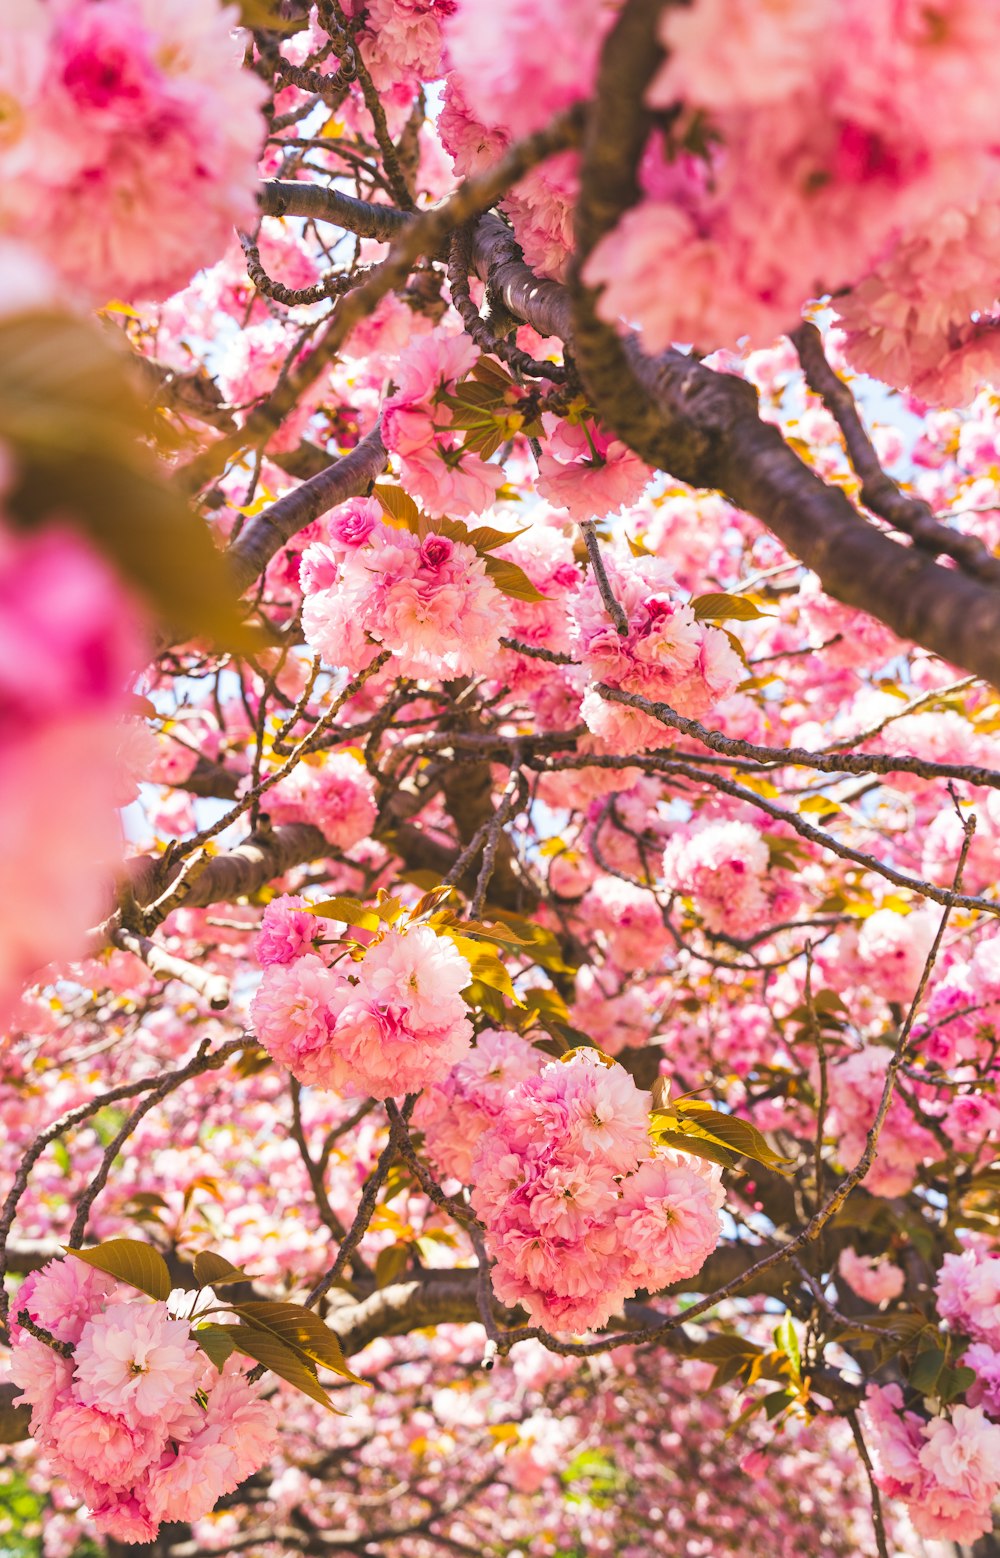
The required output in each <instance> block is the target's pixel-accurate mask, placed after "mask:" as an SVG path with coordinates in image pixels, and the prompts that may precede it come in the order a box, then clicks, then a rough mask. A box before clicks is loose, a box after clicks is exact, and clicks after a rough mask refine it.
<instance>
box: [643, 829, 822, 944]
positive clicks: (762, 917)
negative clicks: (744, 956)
mask: <svg viewBox="0 0 1000 1558" xmlns="http://www.w3.org/2000/svg"><path fill="white" fill-rule="evenodd" d="M663 878H664V881H665V883H666V886H667V887H668V888H669V889H670V890H671V891H672V892H677V893H682V894H684V896H685V897H689V898H691V899H692V900H693V902H694V905H695V907H696V908H697V910H698V913H699V914H700V916H701V919H702V923H703V924H704V926H705V928H706V930H710V931H716V932H723V933H725V934H726V935H730V936H751V935H753V934H754V932H755V931H759V930H761V929H762V928H763V927H764V926H766V925H774V924H776V923H779V922H780V921H782V920H787V919H790V918H791V917H792V916H793V915H794V914H795V911H796V910H797V909H798V907H799V905H800V903H801V901H802V898H801V893H800V892H799V890H798V888H797V887H796V884H795V878H794V877H793V876H792V874H791V873H790V872H788V871H786V870H780V869H773V868H772V865H771V858H770V851H769V849H768V844H767V840H766V839H765V838H764V836H763V835H762V833H761V832H760V830H759V829H758V828H755V827H754V826H753V824H752V823H749V822H736V821H732V822H725V821H723V822H715V821H707V820H706V821H703V822H699V823H696V824H695V825H694V827H692V828H691V829H690V830H685V831H683V832H680V833H677V834H675V836H674V837H673V838H672V839H671V841H670V843H669V844H668V845H667V848H666V850H665V851H664V855H663Z"/></svg>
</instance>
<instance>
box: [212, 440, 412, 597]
mask: <svg viewBox="0 0 1000 1558" xmlns="http://www.w3.org/2000/svg"><path fill="white" fill-rule="evenodd" d="M387 458H388V457H387V455H386V452H385V445H384V444H383V442H382V433H381V430H380V428H379V426H378V424H376V425H375V427H373V428H372V430H371V432H370V433H367V434H366V435H365V437H364V438H362V440H361V442H360V443H359V444H358V445H357V446H356V447H355V448H354V449H352V450H351V451H350V453H349V454H345V455H344V456H342V458H341V459H339V460H334V461H333V462H332V463H331V464H330V465H329V466H328V467H327V469H326V470H325V471H321V472H320V473H319V475H318V476H313V477H311V478H310V479H309V480H308V481H304V482H303V483H302V485H301V486H300V487H296V488H295V490H294V491H293V492H286V493H285V495H284V497H282V498H279V499H278V501H277V502H276V503H272V504H271V506H270V508H267V509H264V510H263V511H262V512H261V513H260V514H256V515H255V516H254V518H253V519H252V520H251V521H250V523H249V524H248V525H246V526H245V527H244V529H243V530H242V531H241V533H240V535H239V537H238V538H237V540H236V541H235V542H234V543H233V545H232V546H231V547H230V548H229V551H228V553H227V554H226V555H227V557H228V560H229V567H230V572H231V574H232V576H233V579H234V581H235V584H236V588H237V589H238V590H240V591H243V590H246V589H249V587H250V585H251V584H253V583H254V581H255V580H256V579H257V578H258V577H259V576H260V574H261V573H262V572H263V571H264V569H265V568H266V567H267V565H268V563H269V562H270V561H271V558H272V557H274V556H275V555H276V554H277V553H278V552H280V550H281V548H282V547H283V546H284V545H285V543H286V542H288V541H290V540H291V538H292V536H294V535H296V534H297V533H298V531H300V530H304V529H305V527H306V525H311V524H312V522H313V520H314V519H318V518H319V516H320V514H325V513H327V512H328V510H330V509H332V508H335V507H336V505H337V504H338V503H344V502H346V501H347V499H348V498H356V497H360V496H361V495H362V494H364V493H366V492H367V491H368V490H369V488H370V487H371V484H372V482H373V481H374V480H375V478H376V477H377V476H378V475H379V474H380V472H381V471H382V470H383V469H384V467H385V462H386V459H387Z"/></svg>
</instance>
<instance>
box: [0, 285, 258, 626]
mask: <svg viewBox="0 0 1000 1558" xmlns="http://www.w3.org/2000/svg"><path fill="white" fill-rule="evenodd" d="M130 355H131V354H130V353H129V351H128V350H127V349H126V350H122V349H121V348H120V347H119V346H117V345H115V344H114V333H113V332H108V331H105V330H102V329H101V328H100V326H98V325H97V324H96V323H93V322H91V321H89V320H87V319H85V318H82V317H81V318H77V317H75V316H73V315H69V314H66V315H63V314H58V313H34V314H17V315H14V316H13V317H11V318H8V319H5V320H3V321H2V322H0V440H2V441H3V442H4V443H5V444H9V445H11V446H12V448H13V451H14V455H15V460H14V464H15V468H16V470H17V479H16V482H15V485H14V487H13V489H12V491H11V493H10V496H9V498H8V503H7V506H8V509H9V511H10V512H11V513H12V514H13V516H14V518H15V520H16V521H17V522H18V523H19V524H21V525H23V526H25V527H34V526H36V525H39V524H42V523H45V522H47V521H48V519H49V518H50V517H51V515H52V514H54V513H61V514H66V515H69V516H71V518H72V521H73V523H74V524H76V525H79V526H80V527H81V528H82V529H83V530H84V531H85V532H86V534H87V535H88V537H89V539H90V540H91V541H92V542H93V543H94V544H95V545H96V546H97V547H98V548H99V549H100V550H101V551H103V552H104V553H105V555H106V556H108V557H109V558H110V559H111V560H112V561H113V562H114V563H115V564H116V565H117V567H118V569H119V570H120V572H121V573H122V574H123V575H124V577H125V579H126V580H127V581H128V582H129V583H130V584H131V585H132V586H133V587H134V588H135V589H136V590H137V592H138V593H139V594H141V595H142V596H143V597H144V598H145V600H146V602H147V603H148V604H149V605H150V606H151V607H152V609H153V611H154V613H155V614H156V615H157V616H158V617H159V618H160V619H161V621H162V622H163V623H164V624H165V626H167V627H168V628H170V629H172V630H177V631H179V632H182V633H184V634H185V635H188V636H193V637H199V638H207V639H210V640H213V641H215V642H217V643H220V644H223V645H225V646H226V647H231V648H236V649H240V648H247V647H253V645H254V644H256V645H257V647H260V645H259V636H258V635H256V634H252V633H250V632H249V631H248V630H247V629H246V628H245V627H244V625H243V622H242V611H241V609H240V607H239V605H238V603H237V600H236V596H235V592H234V590H233V588H232V585H231V583H230V579H229V573H228V569H227V566H226V562H225V558H224V556H223V554H222V553H221V552H220V551H219V550H218V549H217V548H216V546H215V544H214V543H213V541H212V538H211V535H210V533H209V530H208V527H207V525H206V524H205V523H204V521H203V520H202V519H200V518H199V517H198V515H196V514H195V512H194V511H193V509H192V508H191V507H190V506H189V504H188V503H187V502H186V501H185V499H184V498H183V496H182V495H181V493H180V492H179V491H178V489H177V488H176V487H175V486H173V485H171V483H170V481H169V480H168V479H167V474H166V472H165V470H164V469H163V468H162V467H161V465H160V464H159V462H158V460H157V458H156V455H155V454H154V453H153V450H152V448H151V447H149V446H150V445H152V444H155V442H156V441H157V439H158V437H160V436H161V435H162V433H163V431H164V430H165V429H166V428H167V424H166V423H165V422H164V421H163V419H162V417H159V416H158V415H157V413H156V411H155V409H151V408H150V407H149V406H148V404H147V402H146V400H145V399H144V397H143V396H142V395H141V394H140V393H139V390H138V388H137V385H136V382H135V380H134V377H133V372H134V370H133V366H132V364H131V363H130V361H129V358H130Z"/></svg>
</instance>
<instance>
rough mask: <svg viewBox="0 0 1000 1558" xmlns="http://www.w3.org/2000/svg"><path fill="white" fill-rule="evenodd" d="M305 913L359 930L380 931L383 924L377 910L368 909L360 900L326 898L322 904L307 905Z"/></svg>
mask: <svg viewBox="0 0 1000 1558" xmlns="http://www.w3.org/2000/svg"><path fill="white" fill-rule="evenodd" d="M303 912H304V913H305V914H317V915H321V916H322V917H323V919H325V920H339V921H340V922H341V924H342V925H353V926H354V927H355V928H356V929H358V930H378V928H379V925H380V924H381V921H380V919H379V916H378V914H377V913H376V912H375V910H374V909H369V908H366V906H365V905H364V904H363V903H362V902H361V900H360V899H359V898H325V899H324V900H323V902H322V903H310V904H306V905H305V907H304V910H303Z"/></svg>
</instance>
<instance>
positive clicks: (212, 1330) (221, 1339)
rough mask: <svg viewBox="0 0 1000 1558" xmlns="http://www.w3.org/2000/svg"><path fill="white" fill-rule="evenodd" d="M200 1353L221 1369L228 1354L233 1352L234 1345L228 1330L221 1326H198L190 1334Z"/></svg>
mask: <svg viewBox="0 0 1000 1558" xmlns="http://www.w3.org/2000/svg"><path fill="white" fill-rule="evenodd" d="M191 1335H192V1336H193V1337H194V1339H195V1341H196V1342H197V1343H198V1346H199V1347H200V1348H201V1350H202V1352H203V1353H205V1355H206V1356H207V1357H209V1358H211V1360H212V1362H213V1363H214V1364H215V1367H216V1368H217V1369H221V1368H222V1365H223V1364H224V1363H225V1361H226V1359H227V1358H228V1357H229V1355H230V1353H231V1352H233V1351H234V1347H235V1344H234V1342H233V1338H232V1337H231V1336H230V1334H229V1330H228V1329H227V1328H226V1327H225V1326H222V1325H198V1326H195V1328H194V1330H193V1331H192V1332H191Z"/></svg>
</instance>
